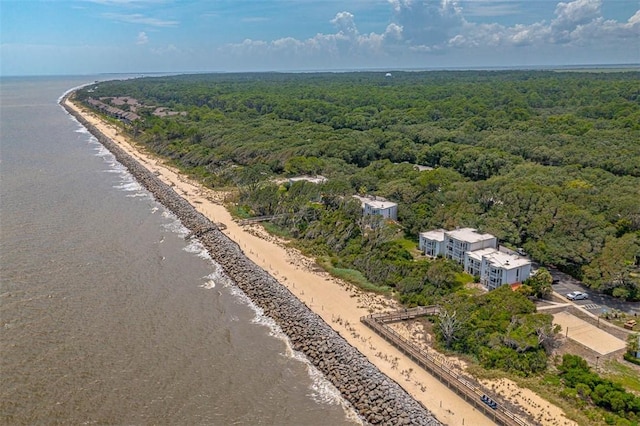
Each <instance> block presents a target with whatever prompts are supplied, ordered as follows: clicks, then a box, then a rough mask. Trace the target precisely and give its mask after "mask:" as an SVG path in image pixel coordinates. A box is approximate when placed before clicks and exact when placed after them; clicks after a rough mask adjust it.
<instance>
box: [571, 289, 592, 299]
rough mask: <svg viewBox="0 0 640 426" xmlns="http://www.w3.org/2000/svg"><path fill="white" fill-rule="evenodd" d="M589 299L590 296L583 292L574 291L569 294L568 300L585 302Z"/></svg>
mask: <svg viewBox="0 0 640 426" xmlns="http://www.w3.org/2000/svg"><path fill="white" fill-rule="evenodd" d="M588 298H589V295H588V294H587V293H583V292H581V291H572V292H571V293H569V294H567V299H569V300H584V299H588Z"/></svg>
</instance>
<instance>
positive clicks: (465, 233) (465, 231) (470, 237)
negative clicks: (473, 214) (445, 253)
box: [447, 228, 495, 243]
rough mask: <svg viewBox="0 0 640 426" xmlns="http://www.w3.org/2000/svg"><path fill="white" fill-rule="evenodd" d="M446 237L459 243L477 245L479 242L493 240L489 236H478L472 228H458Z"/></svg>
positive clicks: (449, 232)
mask: <svg viewBox="0 0 640 426" xmlns="http://www.w3.org/2000/svg"><path fill="white" fill-rule="evenodd" d="M447 235H448V236H450V237H451V238H455V239H456V240H459V241H465V242H467V243H477V242H479V241H485V240H491V239H493V238H495V237H494V236H493V235H491V234H480V233H478V232H477V231H476V230H475V229H473V228H460V229H454V230H453V231H448V232H447Z"/></svg>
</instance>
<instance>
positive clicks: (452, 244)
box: [419, 228, 531, 290]
mask: <svg viewBox="0 0 640 426" xmlns="http://www.w3.org/2000/svg"><path fill="white" fill-rule="evenodd" d="M419 246H420V250H422V251H423V252H424V254H425V255H427V256H429V257H437V256H439V255H442V256H444V257H446V258H447V259H451V260H455V261H456V262H458V263H460V264H462V265H463V268H464V271H465V272H467V273H468V274H470V275H473V276H474V277H479V279H480V283H481V284H483V285H484V286H485V287H486V288H487V289H489V290H493V289H495V288H498V287H500V286H501V285H505V284H514V283H519V282H522V281H524V280H526V279H527V278H529V275H530V274H531V261H530V260H529V259H527V258H524V257H520V256H517V255H515V254H508V253H503V252H501V251H499V250H497V247H498V240H497V238H496V237H494V236H493V235H491V234H481V233H478V232H477V231H476V230H475V229H472V228H461V229H456V230H453V231H445V230H443V229H436V230H433V231H428V232H421V233H420V240H419Z"/></svg>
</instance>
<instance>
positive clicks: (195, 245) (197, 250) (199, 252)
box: [182, 238, 211, 260]
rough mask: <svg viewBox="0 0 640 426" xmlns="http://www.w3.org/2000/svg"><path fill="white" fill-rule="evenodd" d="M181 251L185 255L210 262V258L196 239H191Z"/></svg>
mask: <svg viewBox="0 0 640 426" xmlns="http://www.w3.org/2000/svg"><path fill="white" fill-rule="evenodd" d="M182 250H184V251H186V252H187V253H193V254H195V255H196V256H198V257H199V258H200V259H205V260H211V256H209V253H208V252H207V249H206V248H205V247H204V246H203V245H202V243H201V242H200V241H199V240H197V239H195V238H194V239H192V240H191V241H190V242H189V244H188V245H187V246H186V247H185V248H183V249H182Z"/></svg>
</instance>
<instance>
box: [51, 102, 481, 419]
mask: <svg viewBox="0 0 640 426" xmlns="http://www.w3.org/2000/svg"><path fill="white" fill-rule="evenodd" d="M68 97H69V95H67V96H65V97H64V98H63V99H62V100H61V102H60V104H61V105H62V106H63V107H64V108H65V110H67V111H68V112H69V113H70V114H71V115H73V116H74V117H76V119H78V121H80V123H81V124H82V125H83V126H85V127H86V128H87V129H88V130H89V131H90V132H91V133H92V134H93V135H94V136H95V137H96V138H98V140H99V141H100V142H101V143H102V144H103V145H105V147H107V148H108V149H109V150H110V151H111V152H113V153H114V155H116V157H117V159H118V161H120V162H121V163H123V164H124V165H125V167H127V169H129V170H130V172H132V170H131V169H132V168H133V169H134V170H135V169H143V170H135V171H136V172H135V173H133V172H132V174H134V177H136V179H137V180H138V181H139V182H140V183H142V184H143V185H144V186H145V187H146V188H147V189H148V190H150V192H152V193H153V194H154V196H155V198H156V199H157V200H158V201H159V202H161V203H162V204H163V205H165V206H166V207H167V208H169V209H170V210H172V211H174V213H176V214H177V215H178V217H179V218H180V220H181V221H183V224H185V226H187V228H189V229H190V230H191V231H192V233H194V234H196V235H198V237H199V239H200V241H201V242H203V244H204V245H205V247H207V248H208V249H209V252H210V254H211V255H212V258H213V259H214V260H215V261H216V262H218V263H220V264H221V265H222V266H223V269H224V270H225V273H227V275H229V276H230V277H231V278H232V280H233V281H234V282H236V283H237V284H238V286H239V287H240V288H241V289H242V290H243V291H245V293H247V296H248V297H249V298H250V299H251V300H252V301H254V303H256V302H258V301H261V302H260V303H256V304H257V305H258V306H260V307H262V308H263V309H264V310H265V313H266V314H267V315H268V316H269V317H271V318H273V319H274V320H275V321H276V323H278V325H279V326H280V327H281V328H282V329H283V331H284V333H285V334H286V335H287V336H288V337H289V339H290V341H291V344H292V347H293V348H294V349H296V350H298V351H300V352H302V353H304V354H305V355H306V356H307V358H309V360H310V361H311V363H312V364H313V365H315V366H316V367H317V368H319V370H320V371H322V373H323V374H324V375H325V377H326V378H327V379H328V380H329V381H331V382H332V383H333V384H334V385H335V386H336V387H337V388H338V390H340V391H341V394H342V396H343V397H344V398H345V399H346V400H347V401H349V402H350V403H351V405H352V406H353V407H354V408H355V409H356V411H357V412H358V413H359V414H360V415H361V416H362V418H363V419H364V420H366V421H369V422H372V423H379V422H383V423H385V424H394V423H397V424H402V423H404V422H405V421H407V420H409V421H411V423H412V424H438V423H439V422H443V423H446V424H449V425H462V424H465V422H466V424H474V425H484V424H487V425H489V424H493V422H491V421H490V420H489V419H488V418H486V417H485V416H484V415H483V414H481V413H480V412H478V411H477V410H476V409H475V408H473V407H472V406H471V405H469V404H467V403H466V402H465V401H464V400H463V399H462V398H461V397H459V396H458V395H457V394H455V393H453V392H452V391H451V390H449V389H448V388H447V387H446V386H445V385H443V384H442V383H440V382H439V381H438V380H437V379H435V378H434V377H432V376H430V375H429V374H428V373H427V372H426V371H424V370H422V369H421V368H420V367H419V366H417V365H416V364H415V363H413V362H412V361H410V360H408V359H406V358H405V357H404V356H403V354H402V353H401V352H400V351H399V350H397V349H396V348H395V347H393V346H392V345H390V344H388V343H387V342H386V341H384V339H382V338H381V337H380V336H378V335H377V334H375V333H374V332H372V331H371V330H369V329H368V328H367V327H366V326H364V325H363V324H362V323H360V321H359V318H360V317H362V316H365V315H368V314H370V313H372V312H382V311H385V310H393V309H397V307H398V305H397V304H396V303H395V302H394V301H392V300H389V299H386V298H385V297H382V296H378V295H372V294H368V293H364V292H362V291H360V290H358V289H356V288H354V287H353V286H351V285H348V284H345V283H342V282H340V281H339V280H337V279H335V278H333V277H331V276H329V275H328V274H327V273H326V272H321V271H318V270H317V269H315V268H313V261H311V260H310V259H307V258H304V257H303V256H302V255H301V254H300V253H299V252H298V251H297V250H295V249H291V248H288V247H286V246H284V244H283V242H282V241H279V240H278V239H277V238H274V237H272V236H269V235H268V234H266V233H265V232H264V231H263V230H261V228H260V227H259V226H255V225H254V226H251V227H241V226H240V225H238V224H237V223H236V222H235V221H233V220H232V218H231V215H230V214H229V213H228V211H227V210H226V208H224V207H223V206H222V205H221V203H220V202H216V201H215V200H216V196H218V199H219V196H220V194H219V193H215V192H214V191H212V190H208V189H206V188H202V187H200V186H198V185H197V184H196V183H195V182H192V181H190V180H189V179H187V178H185V177H183V176H182V175H181V174H180V172H178V171H176V170H174V169H172V168H171V167H167V166H165V165H164V164H162V162H161V160H159V159H158V158H157V157H155V156H152V155H149V154H146V153H145V152H144V151H142V150H140V149H139V148H137V147H135V146H133V145H131V144H130V142H129V141H127V140H126V138H125V137H123V136H122V135H118V133H117V131H116V129H115V128H114V127H112V126H110V125H108V124H107V123H105V122H103V121H102V120H100V119H99V118H98V117H97V116H96V115H95V114H93V113H92V112H87V111H83V108H82V107H79V106H77V105H75V104H73V103H72V102H70V101H69V100H68ZM114 150H115V151H122V152H119V153H118V154H116V153H115V152H114ZM126 157H129V159H130V161H127V159H126ZM121 158H124V161H122V159H121ZM125 163H126V164H125ZM145 174H146V176H144V175H145ZM153 188H155V189H153ZM167 192H171V193H173V195H171V196H168V197H167V196H166V195H167V194H165V193H167ZM162 198H165V199H164V200H163V199H162ZM175 210H178V211H175ZM178 213H180V214H178ZM199 216H201V217H199ZM185 222H186V223H185ZM218 223H220V224H224V225H225V226H224V227H226V229H223V230H220V229H218V227H217V225H216V224H218ZM224 227H223V228H224ZM221 247H224V250H220V248H221ZM214 249H215V250H214ZM220 251H223V252H224V253H220ZM245 260H246V261H245ZM239 281H241V282H239ZM242 284H244V285H242ZM265 286H266V287H265ZM245 287H247V289H245ZM254 287H256V288H257V287H265V288H266V290H265V288H262V289H261V290H260V291H259V292H258V293H256V292H255V288H254ZM278 287H281V289H279V288H278ZM265 291H266V292H267V293H264V292H265ZM260 292H262V293H260ZM277 298H281V299H280V300H281V301H280V302H277V303H274V302H273V300H275V299H277ZM256 299H259V300H256ZM262 299H264V300H262ZM267 299H269V300H271V301H272V303H266V305H265V302H266V301H267ZM282 301H284V303H285V304H286V305H287V309H285V310H290V311H295V314H294V317H295V318H294V320H292V319H291V318H288V319H287V318H284V319H283V318H278V317H279V316H283V317H285V316H287V315H289V314H290V312H289V313H287V315H283V314H282V313H281V312H278V311H279V310H282V309H278V306H274V305H278V304H282V303H283V302H282ZM304 311H308V312H304ZM274 316H275V317H274ZM307 317H310V318H311V319H310V318H307ZM301 318H304V320H305V321H310V322H308V324H311V325H312V326H311V327H309V326H304V327H301V324H302V323H300V319H301ZM287 321H288V323H287ZM283 324H284V326H283ZM292 329H293V330H292ZM319 336H322V338H318V337H319ZM327 336H330V338H329V339H327V338H326V337H327ZM318 340H321V342H318ZM314 341H316V342H315V343H313V342H314ZM334 341H344V344H343V343H342V342H341V343H340V344H337V345H334ZM327 343H328V344H327ZM311 346H313V348H311V349H309V348H310V347H311ZM332 346H340V348H335V347H332ZM347 347H348V348H347ZM314 351H315V355H314ZM318 351H319V352H318ZM336 352H338V353H340V354H343V353H344V354H347V355H346V358H345V359H346V367H348V368H347V370H351V369H352V367H353V366H354V364H358V365H360V364H362V367H363V370H362V372H361V373H360V374H356V375H355V376H354V375H353V374H352V372H351V371H349V372H347V373H346V374H348V376H349V378H348V379H347V380H342V382H338V383H336V378H335V377H332V375H333V376H335V373H336V371H335V370H336V369H335V368H333V369H331V368H327V366H326V364H331V362H329V361H328V360H330V359H331V357H332V356H333V355H335V353H336ZM334 358H335V357H334ZM338 358H340V356H339V357H338ZM339 361H340V360H336V362H337V364H340V362H339ZM343 364H344V363H343ZM368 364H371V365H368ZM323 365H324V368H323ZM344 367H345V365H343V366H342V367H341V368H338V372H339V373H340V372H343V373H344ZM341 370H342V371H341ZM338 375H339V376H343V374H338ZM358 375H360V376H361V377H357V376H358ZM389 379H391V380H389ZM363 383H366V384H367V386H366V389H364V388H363V386H362V384H363ZM358 388H363V389H358ZM392 388H393V389H392ZM395 388H397V389H395ZM381 390H384V395H385V398H380V397H379V396H378V395H377V394H378V393H380V392H379V391H381ZM389 393H391V394H394V397H395V398H394V399H397V400H398V401H401V402H398V403H396V404H395V406H396V407H395V408H396V409H397V410H398V413H404V414H405V415H400V414H397V415H395V416H392V415H389V414H387V417H386V418H385V417H384V415H383V414H377V413H378V412H380V413H385V412H387V413H389V411H390V410H389V409H390V408H391V407H389V406H388V405H389V404H387V405H386V406H384V407H383V408H382V410H374V406H375V405H376V404H379V402H378V400H380V399H387V395H389ZM371 395H373V400H372V398H371ZM420 404H421V405H422V406H423V407H427V410H424V408H423V407H420ZM407 413H408V414H407ZM434 415H435V417H434ZM407 416H413V417H407ZM436 419H437V420H436Z"/></svg>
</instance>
